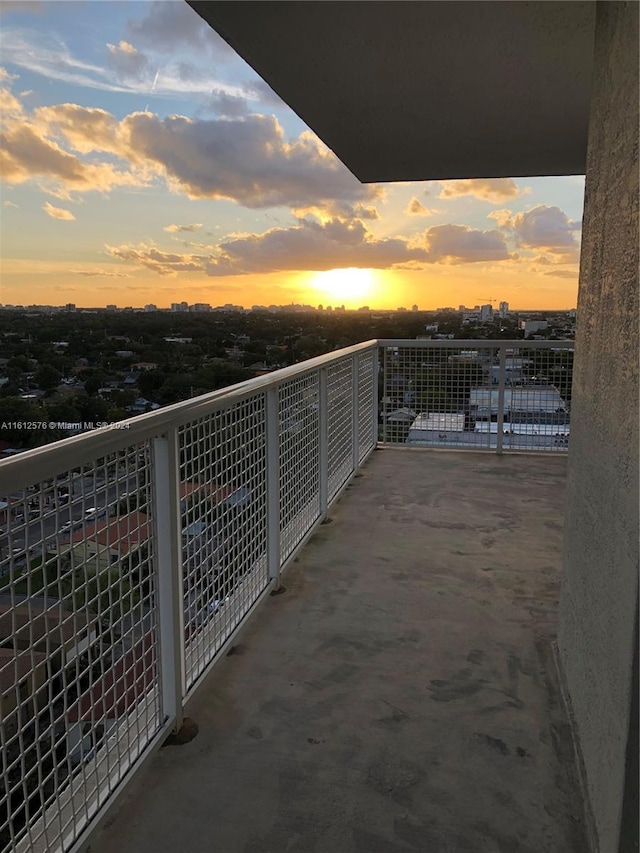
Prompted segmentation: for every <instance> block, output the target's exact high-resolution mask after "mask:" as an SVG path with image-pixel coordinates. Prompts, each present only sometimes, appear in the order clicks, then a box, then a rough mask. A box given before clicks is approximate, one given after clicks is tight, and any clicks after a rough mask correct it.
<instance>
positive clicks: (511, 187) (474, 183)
mask: <svg viewBox="0 0 640 853" xmlns="http://www.w3.org/2000/svg"><path fill="white" fill-rule="evenodd" d="M527 192H529V190H528V189H527V188H525V189H523V190H520V189H518V185H517V184H516V182H515V181H514V180H513V178H471V179H469V180H462V181H441V182H440V194H439V196H438V198H446V199H452V198H460V197H461V196H468V195H470V196H473V197H474V198H477V199H480V201H488V202H491V203H492V204H499V203H500V202H502V201H507V200H508V199H513V198H516V197H517V196H520V195H524V194H526V193H527Z"/></svg>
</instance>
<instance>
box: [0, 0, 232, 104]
mask: <svg viewBox="0 0 640 853" xmlns="http://www.w3.org/2000/svg"><path fill="white" fill-rule="evenodd" d="M159 5H160V6H162V7H164V6H176V5H177V6H180V7H182V6H184V8H185V9H186V10H188V12H189V13H190V14H195V13H194V12H192V11H191V9H190V8H189V6H188V5H187V4H186V3H182V2H180V3H177V4H176V3H173V2H166V3H160V4H159ZM210 32H211V33H213V30H210ZM0 49H1V52H2V58H3V60H4V61H5V62H7V63H11V64H13V65H16V66H17V67H18V68H24V69H26V70H27V71H30V72H32V73H34V74H40V75H41V76H43V77H46V78H47V79H49V80H59V81H61V82H63V83H71V84H73V85H76V86H84V87H86V88H89V89H100V90H102V91H105V92H124V93H126V92H129V93H132V92H135V93H140V94H149V93H151V92H153V93H154V94H156V95H164V96H170V95H172V94H176V93H177V94H180V95H189V94H206V95H208V94H210V93H211V90H212V89H220V90H221V91H225V92H228V93H229V94H231V95H243V89H242V87H241V86H231V85H228V84H226V83H224V82H222V81H216V79H215V76H214V74H213V72H212V69H211V68H210V67H207V68H204V67H202V66H198V65H192V64H191V63H189V62H186V61H181V60H179V59H176V58H175V57H174V55H173V54H172V58H171V59H170V60H169V61H168V62H166V63H165V64H163V66H162V69H161V73H160V74H159V75H158V76H156V75H157V72H158V68H157V66H156V65H155V64H154V63H152V61H151V57H150V56H149V57H147V56H146V55H145V54H142V53H141V52H140V51H139V50H138V49H137V48H136V47H135V46H134V45H133V44H132V43H131V42H129V41H124V40H123V41H121V42H120V43H119V44H118V45H107V52H106V55H105V64H104V65H98V64H96V63H92V62H85V61H84V60H82V59H79V58H78V57H76V56H75V55H74V54H73V53H72V52H71V50H70V49H69V48H68V47H67V45H66V44H65V43H64V42H63V41H62V40H61V39H60V38H59V36H57V35H55V34H54V33H49V32H41V31H34V30H26V29H21V28H20V27H4V28H3V29H2V31H1V32H0ZM234 55H235V54H234Z"/></svg>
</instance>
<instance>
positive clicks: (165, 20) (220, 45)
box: [127, 0, 236, 59]
mask: <svg viewBox="0 0 640 853" xmlns="http://www.w3.org/2000/svg"><path fill="white" fill-rule="evenodd" d="M143 8H145V10H148V11H147V14H146V15H145V17H144V18H140V19H130V20H129V21H128V22H127V33H128V35H129V38H130V39H131V41H133V42H134V43H135V44H140V45H142V46H143V47H150V48H153V49H154V50H155V51H158V52H164V53H167V54H169V55H174V54H175V53H176V51H178V50H179V49H181V48H183V49H186V50H188V51H189V53H193V52H203V53H208V54H210V55H211V54H213V55H214V56H216V57H218V58H219V59H225V58H232V57H236V53H235V51H233V50H232V49H231V48H230V47H229V45H228V44H227V43H226V42H225V41H224V40H223V39H222V38H221V37H220V36H219V35H218V33H217V32H216V31H215V30H213V29H212V28H211V27H210V26H209V24H207V23H206V21H204V20H203V19H202V18H201V17H200V15H198V13H197V12H194V10H193V9H192V8H191V7H190V6H189V5H188V4H187V3H184V2H182V0H154V2H152V3H145V4H144V6H143Z"/></svg>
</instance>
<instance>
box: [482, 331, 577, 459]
mask: <svg viewBox="0 0 640 853" xmlns="http://www.w3.org/2000/svg"><path fill="white" fill-rule="evenodd" d="M511 365H515V367H512V369H510V370H509V369H507V370H506V371H505V373H506V387H505V392H504V394H505V400H504V410H505V415H504V438H503V447H504V449H505V450H527V451H529V450H536V451H538V450H542V451H545V452H554V451H555V452H558V451H566V450H567V449H568V447H569V433H570V428H571V414H570V410H571V386H572V378H573V349H572V348H570V349H569V348H563V347H553V348H551V349H549V348H545V349H540V348H534V347H531V346H530V345H529V346H522V347H521V348H519V351H518V353H517V354H514V355H510V356H507V360H506V366H507V367H509V366H511ZM518 365H521V367H519V366H518ZM512 372H515V373H516V374H517V376H516V378H515V379H514V380H513V381H511V380H512V378H511V377H510V376H509V374H510V373H512ZM483 402H484V404H485V408H486V405H487V403H488V400H487V399H486V397H485V400H484V401H483ZM492 408H493V406H492ZM492 417H493V415H492Z"/></svg>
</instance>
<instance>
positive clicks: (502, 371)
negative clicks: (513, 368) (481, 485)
mask: <svg viewBox="0 0 640 853" xmlns="http://www.w3.org/2000/svg"><path fill="white" fill-rule="evenodd" d="M506 363H507V350H506V347H505V346H504V344H502V345H501V346H500V349H499V350H498V365H499V366H498V423H497V424H496V429H497V432H498V434H497V436H496V453H502V440H503V438H504V389H505V385H506V374H507V371H506ZM489 411H491V391H490V392H489ZM489 442H491V424H489Z"/></svg>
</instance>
